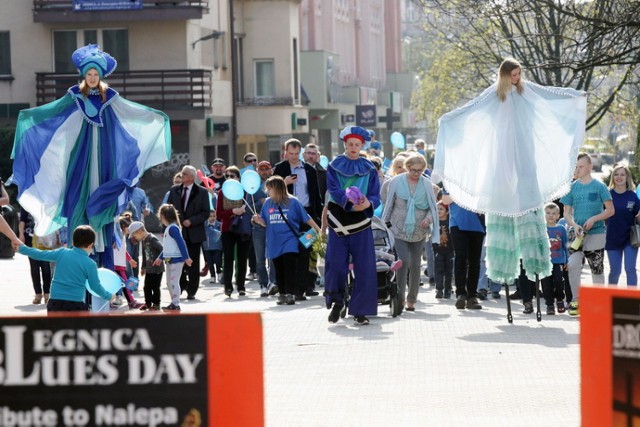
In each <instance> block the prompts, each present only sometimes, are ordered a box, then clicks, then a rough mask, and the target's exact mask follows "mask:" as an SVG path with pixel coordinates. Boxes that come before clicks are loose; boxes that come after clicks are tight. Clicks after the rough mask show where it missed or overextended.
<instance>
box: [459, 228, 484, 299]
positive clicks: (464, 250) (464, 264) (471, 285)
mask: <svg viewBox="0 0 640 427" xmlns="http://www.w3.org/2000/svg"><path fill="white" fill-rule="evenodd" d="M451 240H452V241H453V250H454V253H455V261H454V277H455V281H456V296H460V295H464V296H466V297H467V298H471V297H475V296H476V295H477V293H478V292H477V291H478V279H479V278H480V257H481V256H482V242H483V241H484V233H480V232H478V231H465V230H460V229H459V228H458V227H451Z"/></svg>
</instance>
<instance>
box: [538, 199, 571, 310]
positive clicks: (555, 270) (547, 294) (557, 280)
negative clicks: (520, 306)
mask: <svg viewBox="0 0 640 427" xmlns="http://www.w3.org/2000/svg"><path fill="white" fill-rule="evenodd" d="M544 217H545V219H546V221H547V234H548V235H549V244H550V247H551V264H552V268H551V276H548V277H545V278H543V279H542V294H543V296H544V302H545V304H546V305H547V315H553V314H556V309H555V307H554V305H553V299H554V297H555V300H556V304H557V306H558V313H564V312H565V306H564V282H563V270H564V269H565V268H566V265H567V261H568V259H569V254H568V252H567V242H568V237H567V230H566V229H565V228H564V227H563V226H562V225H558V219H560V207H559V206H558V205H556V204H555V203H553V202H551V203H548V204H546V205H545V207H544Z"/></svg>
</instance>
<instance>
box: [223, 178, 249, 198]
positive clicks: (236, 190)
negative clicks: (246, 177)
mask: <svg viewBox="0 0 640 427" xmlns="http://www.w3.org/2000/svg"><path fill="white" fill-rule="evenodd" d="M245 173H248V172H245ZM222 194H223V195H224V197H226V198H227V199H229V200H242V199H243V198H244V189H243V188H242V184H240V182H239V181H236V180H235V179H228V180H226V181H225V182H224V184H222Z"/></svg>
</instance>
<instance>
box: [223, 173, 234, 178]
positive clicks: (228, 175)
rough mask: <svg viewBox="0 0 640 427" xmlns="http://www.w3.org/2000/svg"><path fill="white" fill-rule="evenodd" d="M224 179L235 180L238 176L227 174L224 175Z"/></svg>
mask: <svg viewBox="0 0 640 427" xmlns="http://www.w3.org/2000/svg"><path fill="white" fill-rule="evenodd" d="M224 177H225V178H235V177H236V176H235V174H232V173H227V174H225V175H224Z"/></svg>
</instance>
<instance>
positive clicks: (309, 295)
mask: <svg viewBox="0 0 640 427" xmlns="http://www.w3.org/2000/svg"><path fill="white" fill-rule="evenodd" d="M305 295H306V296H308V297H317V296H318V295H320V292H317V291H307V292H306V293H305Z"/></svg>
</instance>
